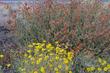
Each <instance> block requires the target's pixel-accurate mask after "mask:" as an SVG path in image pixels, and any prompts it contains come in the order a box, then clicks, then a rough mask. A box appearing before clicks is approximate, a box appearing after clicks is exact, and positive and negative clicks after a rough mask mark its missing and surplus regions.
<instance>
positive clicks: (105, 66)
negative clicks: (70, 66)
mask: <svg viewBox="0 0 110 73" xmlns="http://www.w3.org/2000/svg"><path fill="white" fill-rule="evenodd" d="M98 63H99V64H100V67H94V66H91V67H87V68H86V71H88V72H93V71H99V72H101V71H104V72H110V64H109V63H107V61H106V60H103V59H101V58H99V59H98Z"/></svg>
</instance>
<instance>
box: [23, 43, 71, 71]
mask: <svg viewBox="0 0 110 73" xmlns="http://www.w3.org/2000/svg"><path fill="white" fill-rule="evenodd" d="M55 46H56V47H55ZM65 47H66V46H65ZM65 47H64V48H61V47H59V43H58V42H55V45H52V44H51V43H47V42H46V41H43V42H42V43H32V44H30V45H28V50H26V53H24V60H23V61H24V64H26V63H27V64H31V65H32V66H34V68H33V70H32V71H31V72H32V73H62V72H64V73H72V58H73V52H71V51H68V50H66V49H65ZM24 71H26V68H25V70H24Z"/></svg>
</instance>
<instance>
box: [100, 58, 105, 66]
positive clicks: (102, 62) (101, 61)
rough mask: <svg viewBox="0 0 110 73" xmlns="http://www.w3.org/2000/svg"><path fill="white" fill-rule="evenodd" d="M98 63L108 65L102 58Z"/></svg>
mask: <svg viewBox="0 0 110 73" xmlns="http://www.w3.org/2000/svg"><path fill="white" fill-rule="evenodd" d="M98 61H99V63H100V64H101V65H105V64H107V62H106V61H105V60H102V59H101V58H99V59H98Z"/></svg>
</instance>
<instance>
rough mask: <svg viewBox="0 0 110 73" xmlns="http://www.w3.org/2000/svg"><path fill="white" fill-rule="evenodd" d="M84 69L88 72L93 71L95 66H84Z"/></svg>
mask: <svg viewBox="0 0 110 73" xmlns="http://www.w3.org/2000/svg"><path fill="white" fill-rule="evenodd" d="M86 70H87V71H88V72H90V71H94V70H95V67H88V68H86Z"/></svg>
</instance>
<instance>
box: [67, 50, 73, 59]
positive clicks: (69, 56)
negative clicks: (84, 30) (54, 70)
mask: <svg viewBox="0 0 110 73" xmlns="http://www.w3.org/2000/svg"><path fill="white" fill-rule="evenodd" d="M72 57H73V53H72V52H68V59H69V60H72Z"/></svg>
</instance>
